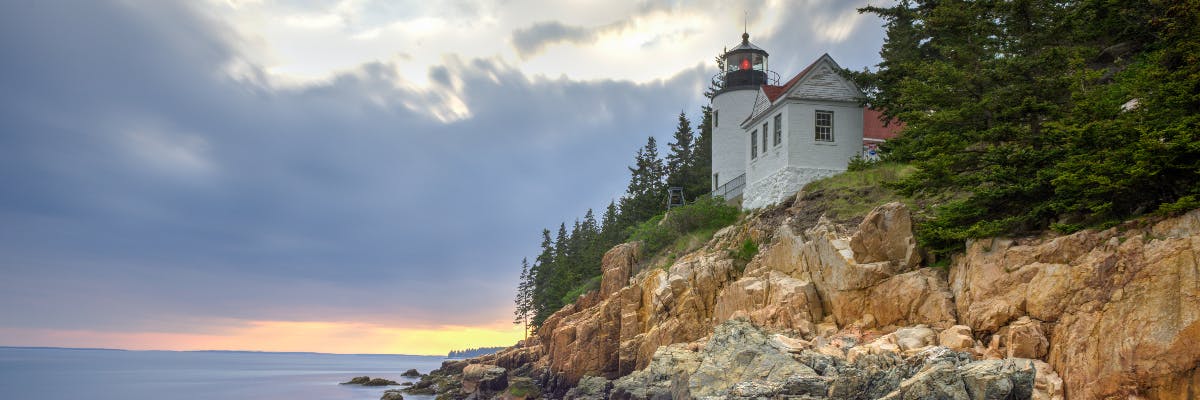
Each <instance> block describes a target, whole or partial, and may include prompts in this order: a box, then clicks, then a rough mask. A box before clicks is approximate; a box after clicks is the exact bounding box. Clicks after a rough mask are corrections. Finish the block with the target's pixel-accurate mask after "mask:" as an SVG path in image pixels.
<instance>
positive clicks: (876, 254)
mask: <svg viewBox="0 0 1200 400" xmlns="http://www.w3.org/2000/svg"><path fill="white" fill-rule="evenodd" d="M912 227H913V225H912V217H911V215H910V213H909V211H908V207H907V206H905V205H904V203H900V202H892V203H888V204H884V205H882V206H879V207H875V209H873V210H871V212H870V213H868V214H867V216H866V217H865V218H863V221H862V222H861V223H859V225H858V232H857V233H855V234H854V236H852V237H850V249H851V250H853V251H854V261H856V262H858V263H860V264H870V263H874V262H881V261H883V262H892V263H896V266H897V270H899V271H905V270H908V269H911V268H914V267H916V266H917V265H918V264H920V263H921V253H920V252H919V251H918V250H917V240H916V239H915V238H914V237H913V233H912V232H913V230H912Z"/></svg>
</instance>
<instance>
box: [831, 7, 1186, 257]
mask: <svg viewBox="0 0 1200 400" xmlns="http://www.w3.org/2000/svg"><path fill="white" fill-rule="evenodd" d="M859 11H860V12H863V13H870V14H874V15H877V16H879V17H881V18H883V20H884V22H885V25H884V26H885V28H886V30H887V38H886V41H885V43H884V45H883V48H882V49H881V50H880V55H881V56H882V60H883V61H882V62H881V63H880V64H879V65H878V68H877V69H876V70H874V71H870V70H867V71H861V72H850V73H849V74H850V76H851V77H852V78H853V79H855V80H856V81H857V83H858V84H859V86H860V87H861V88H863V89H864V90H865V91H866V95H867V97H868V104H869V105H870V106H872V107H873V108H876V109H878V110H882V111H883V112H884V113H885V114H886V116H887V117H888V118H891V121H892V122H893V123H894V122H896V121H903V123H904V124H905V129H904V131H903V133H902V134H901V136H900V137H899V138H897V139H895V140H891V141H889V142H887V143H885V145H884V146H883V149H882V150H883V154H884V159H885V160H888V161H894V162H899V163H909V164H912V165H913V166H915V167H916V173H914V174H913V175H911V176H909V177H907V178H905V179H903V180H901V181H900V182H899V183H898V184H896V188H897V189H899V191H900V192H901V193H902V194H905V195H908V196H919V197H926V198H932V199H936V201H933V202H930V204H936V205H934V206H931V207H929V209H927V210H923V211H924V212H925V214H926V220H925V221H922V222H921V223H920V224H919V225H918V227H917V230H918V232H917V234H918V239H919V240H920V242H921V245H922V246H923V247H925V248H926V249H927V250H929V251H932V252H933V253H934V254H937V255H943V256H944V255H949V254H952V253H954V252H956V251H959V250H960V249H962V247H963V245H964V241H965V240H966V239H970V238H978V237H988V236H996V235H1019V234H1026V233H1032V232H1037V231H1041V230H1044V229H1047V228H1049V229H1054V230H1057V231H1060V232H1072V231H1076V230H1080V229H1084V228H1107V227H1111V226H1115V225H1116V224H1117V223H1119V222H1121V221H1124V220H1127V219H1130V218H1134V217H1138V216H1142V215H1146V214H1151V213H1157V214H1172V213H1178V212H1181V211H1187V210H1191V209H1194V208H1196V207H1200V197H1198V196H1200V140H1198V139H1200V1H1196V0H1182V1H1114V0H1085V1H1047V0H1024V1H908V0H905V1H900V2H899V3H898V4H896V5H895V6H894V7H866V8H862V9H860V10H859ZM943 259H944V258H943Z"/></svg>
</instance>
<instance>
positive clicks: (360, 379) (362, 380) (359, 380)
mask: <svg viewBox="0 0 1200 400" xmlns="http://www.w3.org/2000/svg"><path fill="white" fill-rule="evenodd" d="M370 381H371V377H369V376H356V377H353V378H350V380H348V381H346V382H342V383H340V384H339V385H362V384H366V383H367V382H370Z"/></svg>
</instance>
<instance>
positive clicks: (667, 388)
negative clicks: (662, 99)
mask: <svg viewBox="0 0 1200 400" xmlns="http://www.w3.org/2000/svg"><path fill="white" fill-rule="evenodd" d="M699 366H700V353H699V352H697V351H694V350H692V349H690V348H689V346H688V345H687V344H686V343H677V344H672V345H669V346H663V347H660V348H659V349H658V351H656V352H655V353H654V357H653V358H652V359H651V361H650V363H649V365H647V366H646V368H644V369H641V370H638V371H634V372H633V373H631V374H629V375H626V376H624V377H621V378H620V379H617V380H616V381H614V382H613V389H612V396H611V398H613V399H618V400H647V399H671V398H672V397H673V396H672V395H671V393H672V389H675V391H676V392H677V393H678V392H679V391H680V389H683V390H686V387H687V386H686V385H683V387H682V388H680V387H679V386H678V385H675V387H674V388H673V387H672V384H673V383H674V382H673V380H674V379H675V378H676V377H682V376H689V375H691V374H692V373H693V372H695V371H696V369H697V368H699ZM678 397H679V398H683V397H682V396H678Z"/></svg>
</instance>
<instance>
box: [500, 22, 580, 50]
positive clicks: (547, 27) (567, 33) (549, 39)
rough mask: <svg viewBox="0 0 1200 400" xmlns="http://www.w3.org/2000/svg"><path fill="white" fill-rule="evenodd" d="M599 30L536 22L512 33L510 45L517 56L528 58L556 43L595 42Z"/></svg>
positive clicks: (559, 23)
mask: <svg viewBox="0 0 1200 400" xmlns="http://www.w3.org/2000/svg"><path fill="white" fill-rule="evenodd" d="M599 32H600V29H599V28H584V27H580V26H569V25H565V24H563V23H561V22H558V21H547V22H538V23H535V24H533V25H531V26H529V27H526V28H521V29H517V30H515V31H513V34H512V44H513V47H514V48H516V50H517V54H519V55H520V56H521V57H529V56H533V55H536V54H537V53H539V52H541V51H542V49H544V48H546V47H547V46H550V45H554V44H558V43H573V44H586V43H591V42H594V41H595V40H596V37H597V35H598V34H599Z"/></svg>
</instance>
